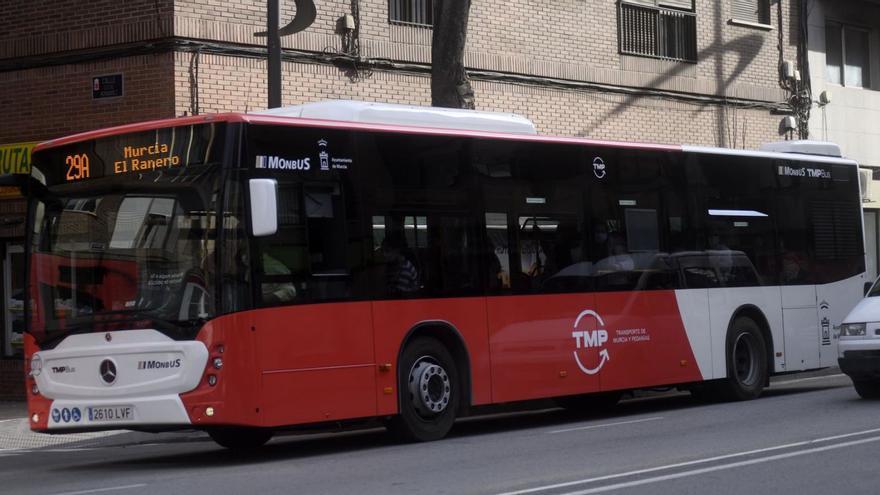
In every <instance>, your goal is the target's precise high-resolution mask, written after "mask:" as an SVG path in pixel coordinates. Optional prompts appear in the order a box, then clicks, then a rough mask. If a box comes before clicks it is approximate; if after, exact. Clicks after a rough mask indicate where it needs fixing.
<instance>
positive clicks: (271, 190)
mask: <svg viewBox="0 0 880 495" xmlns="http://www.w3.org/2000/svg"><path fill="white" fill-rule="evenodd" d="M248 186H249V189H250V194H251V231H252V233H253V234H254V237H265V236H268V235H273V234H275V232H278V201H277V198H276V196H277V194H276V191H277V189H278V183H277V182H276V181H275V179H251V180H250V181H249V182H248Z"/></svg>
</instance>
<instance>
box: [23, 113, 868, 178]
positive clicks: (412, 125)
mask: <svg viewBox="0 0 880 495" xmlns="http://www.w3.org/2000/svg"><path fill="white" fill-rule="evenodd" d="M392 114H393V117H392ZM315 116H321V117H332V118H315ZM420 117H424V118H421V120H420ZM209 122H240V123H248V124H256V125H280V126H295V127H324V128H334V129H350V130H368V131H384V132H396V133H404V134H425V135H440V136H463V137H465V136H468V137H478V138H479V137H481V138H488V139H505V140H516V141H529V142H547V143H560V144H582V145H592V146H603V147H614V148H626V149H645V150H657V151H686V152H694V153H709V154H724V155H738V156H754V157H772V158H783V157H785V158H788V159H798V160H806V161H822V162H838V163H849V164H852V163H855V162H853V161H852V160H848V159H845V158H842V157H841V156H840V154H839V148H837V147H836V145H833V144H830V143H818V142H795V141H787V142H784V143H782V144H775V143H774V144H770V145H764V146H762V147H761V149H760V150H742V149H731V148H717V147H706V146H689V145H685V146H682V145H668V144H652V143H633V142H623V141H605V140H594V139H588V138H579V137H560V136H542V135H538V134H537V133H533V132H532V131H534V126H533V124H532V123H531V122H530V121H529V120H528V119H525V118H524V117H522V116H519V115H516V114H506V113H494V112H475V111H472V110H471V111H467V110H460V109H437V108H431V107H414V106H408V105H388V104H381V105H380V104H369V103H366V102H353V101H338V102H333V101H331V102H319V103H315V104H306V105H297V106H292V107H283V108H279V109H272V110H265V111H259V112H254V113H219V114H208V115H198V116H189V117H177V118H172V119H163V120H154V121H147V122H140V123H135V124H127V125H122V126H116V127H110V128H106V129H98V130H94V131H87V132H83V133H79V134H74V135H71V136H65V137H61V138H57V139H53V140H50V141H46V142H43V143H40V144H39V145H37V146H36V147H35V148H34V152H37V151H42V150H44V149H48V148H54V147H57V146H63V145H66V144H70V143H75V142H79V141H87V140H92V139H98V138H103V137H108V136H115V135H119V134H127V133H133V132H140V131H147V130H152V129H159V128H163V127H178V126H186V125H195V124H205V123H209ZM417 124H423V125H417ZM529 128H531V130H532V131H530V130H529ZM835 150H837V153H835ZM835 154H836V155H837V156H834V155H835ZM793 155H795V156H793Z"/></svg>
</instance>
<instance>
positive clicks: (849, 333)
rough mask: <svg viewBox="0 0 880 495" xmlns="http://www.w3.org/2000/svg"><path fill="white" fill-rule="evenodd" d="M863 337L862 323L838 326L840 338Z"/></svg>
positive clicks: (863, 327)
mask: <svg viewBox="0 0 880 495" xmlns="http://www.w3.org/2000/svg"><path fill="white" fill-rule="evenodd" d="M864 335H865V324H864V323H844V324H843V325H840V336H841V337H863V336H864Z"/></svg>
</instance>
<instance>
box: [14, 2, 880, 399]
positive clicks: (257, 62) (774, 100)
mask: <svg viewBox="0 0 880 495" xmlns="http://www.w3.org/2000/svg"><path fill="white" fill-rule="evenodd" d="M431 3H432V0H315V4H316V8H317V18H316V20H315V21H314V23H313V24H312V25H310V26H309V27H308V28H307V29H306V30H305V31H303V32H300V33H297V34H294V35H292V36H288V37H285V38H284V39H283V47H284V54H283V67H282V77H283V86H282V88H283V96H282V99H283V103H284V104H286V105H291V104H299V103H304V102H309V101H316V100H322V99H357V100H368V101H385V102H391V103H406V104H416V105H428V104H430V59H431V24H432V19H431ZM265 8H266V7H265V1H264V0H241V1H238V2H224V1H217V0H131V1H127V2H125V3H120V2H116V1H112V0H93V1H90V2H83V1H61V0H52V1H48V2H36V3H35V2H25V1H23V0H11V1H7V2H4V3H3V5H2V6H0V16H2V17H3V18H4V19H5V20H6V22H5V25H6V30H5V31H4V32H2V33H0V88H2V90H0V103H2V106H3V107H4V108H5V109H6V112H7V118H6V119H3V121H2V122H0V145H3V144H6V145H11V146H18V147H22V146H26V145H27V144H28V143H33V142H36V141H41V140H45V139H49V138H54V137H58V136H61V135H65V134H70V133H74V132H79V131H84V130H89V129H94V128H99V127H106V126H111V125H117V124H124V123H129V122H134V121H142V120H149V119H157V118H167V117H174V116H181V115H191V114H204V113H212V112H226V111H250V110H258V109H263V108H265V107H266V100H267V93H266V70H267V67H266V62H265V56H266V53H265V49H264V44H265V38H261V37H257V36H255V33H256V32H258V31H263V30H265V22H266V20H265V19H266V15H265ZM802 8H803V5H802V2H801V0H778V1H774V2H769V1H768V0H724V1H720V2H694V1H693V0H667V1H662V0H617V1H615V0H560V1H554V2H547V1H543V0H517V1H514V2H508V1H502V0H479V1H474V2H472V6H471V11H470V22H469V26H468V40H467V51H466V55H465V64H466V66H467V68H468V70H469V74H470V77H471V81H472V85H473V88H474V92H475V96H476V106H477V108H478V109H480V110H490V111H491V110H495V111H507V112H516V113H519V114H522V115H524V116H526V117H528V118H530V119H531V120H533V121H534V122H535V123H536V125H537V128H538V130H539V132H540V133H542V134H558V135H570V136H584V137H589V138H594V139H608V140H623V141H648V142H658V143H686V144H698V145H711V146H724V147H737V148H755V147H757V146H759V145H760V144H762V143H764V142H768V141H775V140H779V139H781V138H789V137H793V136H795V134H796V133H795V129H796V128H797V124H792V122H793V120H792V119H787V118H786V117H787V116H788V115H789V114H790V113H791V108H790V107H789V102H790V101H791V96H792V88H791V85H790V84H789V82H788V81H787V76H786V74H785V73H784V72H783V71H781V70H780V67H781V66H782V65H783V62H785V61H789V62H790V63H791V64H794V65H795V66H797V60H799V58H800V57H801V56H802V55H803V53H804V52H805V50H806V47H805V45H803V43H802V41H803V36H802V35H801V34H800V33H801V26H802V19H803V16H802V15H801V12H802ZM294 15H295V7H294V5H293V2H291V1H285V2H282V13H281V19H282V23H286V22H288V20H289V19H291V18H293V16H294ZM878 79H880V78H878ZM0 162H2V160H0ZM0 201H2V203H0V235H5V237H2V238H0V241H2V242H0V245H2V246H3V255H4V258H3V259H4V260H5V262H4V265H3V274H2V278H3V280H4V286H3V296H2V300H3V301H4V309H5V310H6V311H5V314H7V318H6V320H7V321H5V322H3V325H4V328H3V331H2V332H0V337H2V343H3V346H2V348H3V350H4V352H3V356H4V360H3V361H2V365H0V372H2V370H4V369H6V370H7V371H6V374H9V373H12V374H13V377H12V378H10V379H9V380H7V381H4V380H0V397H3V396H9V395H13V396H20V395H21V394H23V391H22V390H21V389H20V387H19V386H16V385H14V384H20V383H22V380H20V379H19V378H20V373H21V367H22V363H21V361H20V358H19V359H16V354H17V353H18V352H20V350H19V349H18V348H17V346H16V344H15V343H16V342H17V340H18V339H19V338H20V337H19V336H18V333H17V332H18V330H20V328H21V323H16V322H15V321H10V317H9V316H8V315H13V319H14V316H15V315H17V314H18V313H19V312H20V311H19V312H16V310H15V308H16V305H17V304H18V305H19V306H20V300H18V299H17V297H20V290H19V291H18V292H16V287H17V286H16V284H17V283H20V282H21V279H22V278H23V274H19V275H16V274H15V273H16V268H18V267H17V266H16V265H15V264H16V263H17V262H18V261H20V252H21V248H22V243H23V238H22V232H21V228H20V224H21V211H22V209H23V206H22V202H21V200H20V199H16V198H10V199H2V200H0ZM4 222H7V223H4ZM16 222H18V223H16ZM4 226H8V229H7V230H2V227H4ZM16 253H19V256H18V257H16ZM16 277H18V278H16ZM8 370H12V371H8ZM7 382H8V383H9V384H13V385H12V386H10V385H8V384H7Z"/></svg>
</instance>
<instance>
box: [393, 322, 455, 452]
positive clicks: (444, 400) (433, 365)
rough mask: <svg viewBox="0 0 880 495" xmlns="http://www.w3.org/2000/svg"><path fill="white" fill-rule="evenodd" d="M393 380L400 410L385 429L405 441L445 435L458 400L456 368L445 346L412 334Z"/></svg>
mask: <svg viewBox="0 0 880 495" xmlns="http://www.w3.org/2000/svg"><path fill="white" fill-rule="evenodd" d="M397 383H398V386H397V390H398V395H397V396H398V401H399V406H400V412H399V414H398V415H397V416H395V417H393V418H392V419H391V421H390V422H389V423H388V429H389V431H391V433H392V434H394V435H395V436H396V437H397V438H399V439H401V440H403V441H409V442H428V441H431V440H438V439H440V438H443V437H445V436H446V434H447V433H449V430H450V429H452V425H453V423H455V413H456V411H457V410H458V404H459V401H460V400H461V382H460V381H459V376H458V369H457V368H456V366H455V360H454V359H453V358H452V355H451V354H450V353H449V350H448V349H446V347H445V346H444V345H443V344H441V343H440V341H438V340H437V339H434V338H431V337H418V338H416V339H415V340H413V341H412V342H411V343H410V344H409V345H407V346H406V348H405V349H404V350H403V354H402V355H401V356H400V365H399V367H398V379H397Z"/></svg>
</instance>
